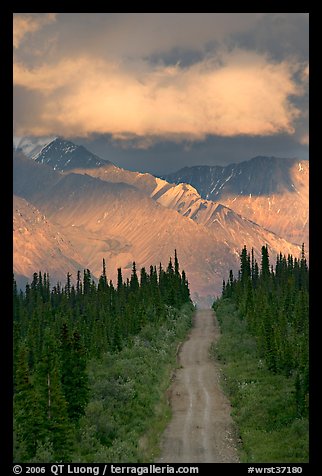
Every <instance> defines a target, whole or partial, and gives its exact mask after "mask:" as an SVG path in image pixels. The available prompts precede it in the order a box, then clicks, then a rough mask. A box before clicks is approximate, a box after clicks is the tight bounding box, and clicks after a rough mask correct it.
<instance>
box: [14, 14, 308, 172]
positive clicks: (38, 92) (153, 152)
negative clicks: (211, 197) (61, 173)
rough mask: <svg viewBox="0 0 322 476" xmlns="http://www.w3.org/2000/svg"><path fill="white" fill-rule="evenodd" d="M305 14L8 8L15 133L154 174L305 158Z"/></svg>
mask: <svg viewBox="0 0 322 476" xmlns="http://www.w3.org/2000/svg"><path fill="white" fill-rule="evenodd" d="M308 34H309V15H308V14H307V13H29V14H28V13H15V14H14V16H13V78H14V98H13V99H14V101H13V115H14V124H13V128H14V135H15V136H18V137H24V136H33V137H43V136H46V137H47V136H53V137H55V136H61V137H64V138H66V139H70V140H73V141H74V142H76V143H78V144H83V145H85V146H86V147H87V148H88V149H89V150H91V151H92V152H94V153H97V154H98V155H100V156H101V157H102V158H106V159H108V160H110V161H112V162H114V163H115V164H117V165H120V166H122V167H124V168H128V169H130V170H138V171H141V172H152V173H155V174H165V173H168V172H173V171H175V170H178V169H180V168H182V167H184V166H191V165H215V164H220V165H225V164H228V163H231V162H240V161H242V160H247V159H250V158H252V157H255V156H256V155H268V156H279V157H298V158H299V159H308V153H309V152H308V151H309V131H308V93H309V92H308V89H309V62H308V61H309V60H308V56H309V40H308Z"/></svg>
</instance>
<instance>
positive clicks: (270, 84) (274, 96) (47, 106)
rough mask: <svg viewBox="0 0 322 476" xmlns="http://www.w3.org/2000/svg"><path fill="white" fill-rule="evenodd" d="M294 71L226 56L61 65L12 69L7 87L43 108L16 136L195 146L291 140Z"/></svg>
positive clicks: (249, 57)
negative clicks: (155, 139)
mask: <svg viewBox="0 0 322 476" xmlns="http://www.w3.org/2000/svg"><path fill="white" fill-rule="evenodd" d="M294 68H295V66H294V64H292V63H289V62H287V61H283V62H280V63H275V62H270V60H269V59H268V58H267V57H265V56H263V55H259V54H257V53H254V52H249V51H243V50H238V49H237V50H233V51H231V52H226V53H223V54H221V56H220V58H218V57H215V58H206V59H204V60H203V61H200V62H198V63H195V64H193V65H191V66H189V67H181V66H180V64H177V65H175V66H165V65H163V66H156V65H152V64H149V63H148V62H143V61H138V62H134V63H133V62H132V64H131V68H129V67H128V65H124V64H122V63H119V64H118V63H108V62H106V61H102V60H99V59H97V58H90V57H82V58H76V59H62V60H61V61H60V62H59V63H58V64H43V65H41V66H39V67H37V68H34V69H29V68H27V67H26V66H25V65H23V64H21V63H15V64H14V84H15V85H16V86H19V87H21V88H24V89H26V90H29V91H33V92H34V93H36V94H37V96H38V98H39V101H41V104H42V108H41V110H38V111H37V112H35V114H33V115H32V116H29V117H28V118H26V120H25V121H24V122H21V121H20V122H19V125H18V127H19V130H18V131H17V132H18V134H20V135H21V134H24V135H26V134H32V135H52V134H54V135H55V134H56V135H57V134H58V135H64V134H65V135H75V134H78V135H84V136H87V135H89V134H91V133H94V132H98V133H109V134H112V135H113V136H114V137H116V138H120V139H121V138H128V137H129V136H131V135H132V136H160V137H165V138H168V139H169V138H171V137H172V138H174V139H176V138H177V139H178V138H185V139H190V140H194V139H201V138H204V137H205V136H206V135H209V134H216V135H220V136H234V135H239V134H246V135H269V134H276V133H281V132H286V133H289V134H291V133H293V132H294V126H293V123H294V120H295V119H296V118H298V117H299V115H300V111H299V109H298V108H296V107H295V106H294V105H293V104H292V102H291V101H290V97H291V96H296V95H301V92H302V88H301V87H300V86H299V85H298V84H296V83H295V81H294V80H293V74H294Z"/></svg>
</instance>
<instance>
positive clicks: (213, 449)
mask: <svg viewBox="0 0 322 476" xmlns="http://www.w3.org/2000/svg"><path fill="white" fill-rule="evenodd" d="M218 337H219V328H218V324H217V321H216V320H215V319H214V313H213V311H212V310H210V309H207V310H198V311H196V313H195V316H194V325H193V328H192V330H191V332H190V334H189V337H188V339H187V340H186V341H185V342H184V344H183V345H182V347H181V350H180V353H179V365H180V368H179V369H178V370H177V372H176V375H175V379H174V382H173V384H172V386H171V389H170V402H171V407H172V419H171V421H170V423H169V425H168V427H167V428H166V430H165V432H164V434H163V436H162V440H161V455H160V457H159V459H158V462H159V463H236V462H239V461H238V456H237V450H236V443H235V441H234V437H233V431H232V428H233V427H232V419H231V416H230V411H231V407H230V404H229V401H228V399H227V398H226V396H225V395H224V393H223V391H222V390H221V387H220V384H219V379H220V370H219V365H218V364H217V363H216V362H214V361H213V360H212V359H211V358H210V356H209V348H210V345H211V343H212V342H214V341H216V340H217V339H218Z"/></svg>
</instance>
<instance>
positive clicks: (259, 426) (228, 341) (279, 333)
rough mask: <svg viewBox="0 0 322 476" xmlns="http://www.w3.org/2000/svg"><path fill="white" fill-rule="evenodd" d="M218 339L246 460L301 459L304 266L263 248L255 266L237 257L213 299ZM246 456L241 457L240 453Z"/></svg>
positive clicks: (250, 258)
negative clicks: (218, 295) (237, 265)
mask: <svg viewBox="0 0 322 476" xmlns="http://www.w3.org/2000/svg"><path fill="white" fill-rule="evenodd" d="M213 307H214V309H215V310H216V313H217V317H218V320H219V322H220V325H221V330H222V338H221V339H220V341H219V344H218V346H217V347H216V348H215V349H214V352H215V355H216V356H217V358H219V359H220V360H222V362H223V364H224V366H226V367H224V374H225V385H226V388H227V390H228V393H229V396H230V398H231V401H232V404H233V406H234V407H235V408H234V416H235V420H236V422H237V424H238V427H239V433H240V436H241V439H242V443H243V446H244V458H245V461H248V462H249V461H258V462H265V461H266V462H272V461H274V460H275V461H284V462H291V461H293V462H296V461H302V462H303V461H307V457H308V441H307V439H308V427H307V422H308V411H309V269H308V266H307V261H306V258H305V250H304V245H303V246H302V253H301V256H300V257H299V258H297V257H293V256H292V255H289V256H287V257H286V256H284V255H282V254H280V255H279V256H277V259H276V263H275V266H272V265H270V261H269V255H268V249H267V246H263V247H262V256H261V263H260V265H258V263H257V261H256V259H255V258H254V253H253V250H252V251H251V253H249V252H248V251H247V249H246V247H244V248H243V250H242V252H241V254H240V270H239V273H238V276H237V277H234V275H233V272H232V271H230V274H229V279H228V281H227V282H225V281H224V282H223V291H222V296H221V298H219V299H218V300H216V301H215V302H214V305H213ZM245 454H246V456H245Z"/></svg>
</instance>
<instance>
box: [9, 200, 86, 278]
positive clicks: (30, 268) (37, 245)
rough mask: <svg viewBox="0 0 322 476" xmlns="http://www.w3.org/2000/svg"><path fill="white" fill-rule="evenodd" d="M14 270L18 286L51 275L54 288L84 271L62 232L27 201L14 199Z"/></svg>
mask: <svg viewBox="0 0 322 476" xmlns="http://www.w3.org/2000/svg"><path fill="white" fill-rule="evenodd" d="M13 267H14V272H15V275H16V279H17V282H18V285H23V284H24V283H25V282H26V281H27V280H30V277H31V276H32V274H33V273H34V272H38V271H39V270H40V271H43V272H47V273H49V274H50V280H51V282H52V284H55V283H56V282H57V281H65V277H66V273H67V271H68V270H69V272H71V273H72V274H74V276H76V272H77V269H81V264H80V263H79V262H78V257H77V255H76V252H75V250H74V248H73V246H72V244H71V243H70V242H69V240H68V239H67V238H66V237H65V236H64V235H63V234H62V232H61V230H60V229H59V228H58V227H57V226H55V225H53V224H52V223H51V222H50V220H48V218H47V217H46V216H45V215H43V213H41V212H40V211H39V210H38V209H37V208H36V207H34V206H33V205H32V204H31V203H29V202H28V201H26V200H25V199H23V198H20V197H17V196H15V195H14V197H13Z"/></svg>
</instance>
